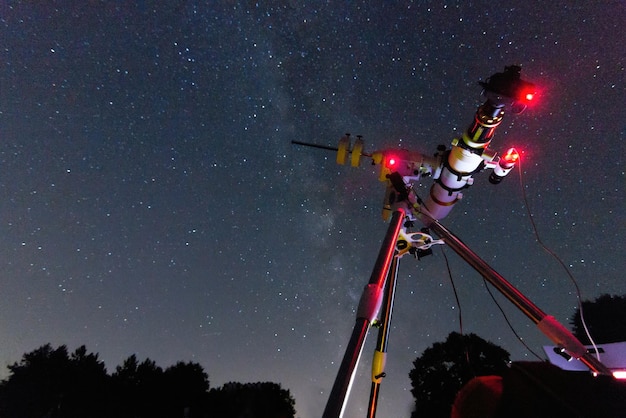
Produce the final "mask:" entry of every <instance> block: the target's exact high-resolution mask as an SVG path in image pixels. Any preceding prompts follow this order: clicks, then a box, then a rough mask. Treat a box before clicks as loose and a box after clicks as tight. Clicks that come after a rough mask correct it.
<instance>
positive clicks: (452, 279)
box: [441, 247, 476, 376]
mask: <svg viewBox="0 0 626 418" xmlns="http://www.w3.org/2000/svg"><path fill="white" fill-rule="evenodd" d="M441 254H443V258H444V260H445V261H446V268H447V269H448V278H449V279H450V284H451V285H452V292H453V293H454V299H455V300H456V306H457V308H459V334H461V337H464V336H465V335H464V334H463V312H462V311H461V301H460V300H459V294H458V292H457V291H456V285H455V284H454V278H453V277H452V269H451V268H450V262H449V261H448V256H447V255H446V251H445V249H444V247H441ZM463 342H464V346H465V361H466V362H467V365H468V366H469V367H470V369H471V370H472V373H473V374H474V376H476V373H474V371H473V370H474V368H473V367H472V363H471V362H470V354H469V348H468V347H467V344H466V341H465V338H463Z"/></svg>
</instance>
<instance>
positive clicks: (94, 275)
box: [0, 0, 626, 418]
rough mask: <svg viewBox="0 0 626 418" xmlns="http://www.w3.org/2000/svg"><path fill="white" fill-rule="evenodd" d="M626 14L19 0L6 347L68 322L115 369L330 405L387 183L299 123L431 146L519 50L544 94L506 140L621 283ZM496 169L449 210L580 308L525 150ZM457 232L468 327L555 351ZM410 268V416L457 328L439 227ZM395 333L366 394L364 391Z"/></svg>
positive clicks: (4, 282) (5, 141)
mask: <svg viewBox="0 0 626 418" xmlns="http://www.w3.org/2000/svg"><path fill="white" fill-rule="evenodd" d="M166 3H167V4H166ZM625 25H626V3H625V2H624V1H623V0H599V1H596V2H584V4H583V2H569V1H561V0H556V1H551V2H538V1H527V0H524V1H501V2H493V1H483V0H476V1H471V2H469V1H467V2H466V1H458V2H453V1H442V0H432V1H428V0H424V1H405V2H364V1H354V2H347V1H337V2H330V1H280V2H279V1H269V2H257V3H255V2H243V1H206V2H201V1H176V2H174V1H172V2H161V1H156V0H153V1H150V0H143V1H135V2H120V1H97V0H89V1H78V0H75V1H69V0H68V1H52V0H51V1H47V2H31V1H10V0H2V1H0V39H2V42H1V45H0V196H1V198H0V289H1V291H0V365H1V366H2V367H4V366H6V365H8V364H11V363H13V362H15V361H18V360H19V359H20V358H21V356H22V354H24V353H25V352H29V351H32V350H34V349H35V348H37V347H39V346H41V345H43V344H45V343H48V342H49V343H52V344H53V345H55V346H56V345H61V344H66V345H67V346H68V348H69V349H70V350H73V349H74V348H76V347H78V346H80V345H83V344H85V345H86V346H87V349H88V350H89V351H90V352H97V353H99V354H100V358H101V359H102V360H103V361H104V362H105V364H106V365H107V367H108V369H109V371H110V372H111V371H113V370H114V369H115V366H117V365H119V364H121V363H122V361H123V360H124V359H125V358H127V357H128V356H129V355H131V354H133V353H135V354H137V356H138V357H139V358H140V359H144V358H146V357H148V358H150V359H152V360H154V361H156V363H157V364H158V365H160V366H162V367H167V366H169V365H172V364H174V363H175V362H177V361H179V360H182V361H194V362H198V363H200V364H201V365H202V366H203V367H204V369H205V371H206V372H207V373H208V374H209V379H210V382H211V386H212V387H218V386H220V385H222V384H224V383H226V382H229V381H239V382H254V381H274V382H278V383H281V385H282V386H283V387H284V388H286V389H289V390H290V391H291V393H292V395H293V396H294V398H295V399H296V409H297V415H298V416H299V417H301V418H309V417H318V416H321V413H322V411H323V409H324V405H325V404H326V400H327V398H328V394H329V391H330V388H331V387H332V383H333V381H334V379H335V376H336V373H337V369H338V366H339V362H340V361H341V358H342V357H343V353H344V350H345V345H346V343H347V341H348V339H349V336H350V332H351V330H352V327H353V325H354V319H355V309H356V307H357V302H358V299H359V297H360V294H361V290H362V288H363V286H364V285H365V284H366V283H367V281H368V279H369V275H370V273H371V269H372V267H373V264H374V259H375V257H376V254H377V253H378V250H379V247H380V242H381V240H382V237H383V236H384V233H385V231H386V227H387V225H386V223H385V222H384V221H383V220H382V219H381V217H380V209H381V202H382V199H383V194H384V185H383V184H382V183H380V182H379V181H378V180H377V172H376V167H371V166H370V165H369V164H367V163H366V164H362V167H360V168H352V167H346V166H338V165H337V164H336V163H335V161H334V158H335V156H334V154H333V153H332V152H330V151H324V150H319V149H310V148H303V147H296V146H293V145H291V140H299V141H308V142H314V143H319V144H324V145H330V146H336V144H337V141H338V139H339V138H340V137H341V136H342V135H343V134H344V133H345V132H351V133H352V134H354V135H356V134H361V135H363V136H364V140H365V144H366V145H365V148H366V150H367V151H373V150H376V149H385V148H396V147H402V148H406V149H411V150H414V151H418V152H421V153H424V154H432V153H434V151H435V149H436V147H437V145H439V144H445V145H449V144H450V142H451V140H452V139H453V138H454V137H455V136H458V135H460V134H461V132H462V131H463V130H464V129H465V128H466V127H467V125H468V124H469V123H471V122H472V120H473V115H474V112H475V110H476V107H477V106H478V105H479V104H480V103H482V98H481V97H480V87H479V86H478V84H477V81H479V80H484V79H485V78H487V77H488V76H490V75H491V74H493V73H496V72H500V71H502V70H503V68H504V66H505V65H511V64H521V65H522V68H523V70H522V76H523V77H524V78H525V79H527V80H529V81H532V82H534V83H535V84H536V85H537V86H538V88H539V93H540V95H539V96H540V97H539V98H538V99H537V100H536V103H535V104H534V105H533V106H532V107H531V108H529V109H528V110H527V111H526V112H525V113H523V114H521V115H512V114H507V115H506V116H505V119H504V121H503V123H502V125H501V127H500V128H499V129H498V131H497V133H496V137H495V139H494V141H493V142H492V145H491V149H493V150H494V151H499V152H502V151H504V150H506V149H507V148H508V147H511V146H515V147H516V148H517V149H518V150H520V151H521V153H522V163H521V164H522V165H521V167H522V170H521V171H522V176H523V187H524V190H525V193H526V194H527V197H528V202H529V209H530V210H531V212H532V214H533V219H534V221H535V222H536V224H537V228H538V230H539V233H540V234H541V238H542V239H543V241H544V242H545V243H546V244H547V245H548V246H549V247H550V248H551V249H552V250H553V251H555V252H556V253H557V254H558V255H559V256H560V257H561V258H562V259H563V261H564V263H565V264H566V265H567V266H569V268H570V269H571V272H572V274H573V275H574V276H575V277H576V278H577V280H578V283H579V285H580V287H581V290H582V294H583V298H584V299H593V298H595V297H597V296H599V295H600V294H603V293H610V294H625V293H626V283H625V282H624V279H623V271H624V270H626V258H624V257H623V253H624V251H625V250H626V248H625V245H624V235H625V232H626V216H625V214H624V204H625V198H624V193H625V186H626V181H625V180H626V175H625V171H624V167H625V166H626V145H625V144H626V142H625V140H626V107H625V106H624V101H625V99H626V90H625V86H626V83H625V81H626V71H625V70H624V67H625V64H626V62H625V61H624V60H625V58H624V57H626V43H624V42H623V36H621V35H619V34H620V33H622V30H623V28H624V26H625ZM487 177H488V173H479V174H478V175H476V181H475V185H474V186H473V187H472V188H470V189H469V190H468V191H466V193H465V198H464V199H463V200H462V201H461V202H460V203H459V204H457V205H456V207H455V208H454V210H453V211H452V213H451V214H450V215H449V216H448V217H447V218H446V219H444V221H443V223H444V224H445V225H446V226H447V227H448V228H450V229H451V230H452V231H454V232H455V233H456V234H457V235H459V236H460V237H461V238H462V239H463V240H464V241H465V242H466V243H467V244H468V245H470V247H472V248H473V249H474V251H475V252H477V253H478V254H479V255H480V256H481V257H482V258H483V259H485V260H486V261H487V262H489V263H490V264H491V265H492V266H493V267H494V268H495V269H496V270H498V271H499V272H500V273H501V274H503V275H504V276H505V277H506V278H507V279H508V280H509V281H510V282H512V283H513V284H514V285H515V286H516V287H517V288H518V289H520V290H521V291H522V292H524V293H525V294H526V295H527V296H528V297H529V298H530V299H531V300H533V301H534V302H535V303H536V304H537V305H538V306H539V307H540V308H542V309H543V310H544V311H546V312H547V313H549V314H552V315H554V316H555V317H556V318H557V319H558V320H559V321H561V322H562V323H564V324H567V323H568V321H569V318H570V317H571V316H572V314H573V312H574V309H575V307H576V306H577V300H576V294H575V291H574V286H573V285H572V283H571V281H570V280H569V278H568V277H567V275H566V273H565V272H564V270H563V269H562V268H561V267H560V266H559V264H558V263H557V262H556V261H555V260H554V259H552V258H551V257H550V256H549V255H547V254H546V253H545V252H544V251H543V250H542V249H541V248H540V246H539V245H538V243H537V241H536V239H535V236H534V235H533V231H532V227H531V224H530V222H529V218H528V214H527V211H526V206H525V204H524V201H523V198H522V188H521V187H522V186H521V184H520V174H519V171H518V170H517V169H516V170H515V171H514V172H512V173H511V174H510V175H509V177H508V178H507V179H505V181H503V182H502V184H500V185H499V186H493V185H491V184H489V183H488V182H487ZM428 187H430V182H429V181H424V183H423V185H422V189H420V190H421V191H422V193H424V194H425V193H426V191H427V189H428ZM443 251H445V254H446V255H447V256H448V258H449V260H450V268H451V271H452V276H453V278H454V282H455V285H456V287H457V289H458V293H459V298H460V302H461V310H462V315H463V327H464V329H463V330H464V332H474V333H477V334H478V335H480V336H481V337H483V338H485V339H487V340H489V341H492V342H494V343H496V344H498V345H500V346H502V347H503V348H505V349H506V350H508V351H509V352H510V353H511V356H512V358H513V359H516V360H533V359H535V357H533V356H532V355H531V354H530V353H529V352H528V350H526V348H525V347H524V346H523V345H522V344H521V343H520V342H519V341H518V340H517V339H516V338H515V336H514V334H513V333H512V331H511V330H510V329H509V328H508V326H507V325H506V322H505V320H504V318H503V316H502V314H501V313H500V312H499V310H498V308H497V306H496V305H495V304H494V303H493V302H492V301H491V299H490V297H489V295H488V293H487V292H486V290H485V287H484V285H483V282H482V280H481V278H480V276H479V275H478V274H477V273H475V272H474V271H472V270H471V269H469V268H468V267H467V266H466V265H465V264H464V263H463V262H462V261H461V260H460V259H459V257H458V256H457V255H456V254H454V253H453V252H452V251H451V250H450V249H443ZM397 292H398V293H397V296H396V304H395V311H394V319H393V327H392V331H391V336H390V340H389V351H390V353H389V359H388V366H387V378H386V379H385V380H384V381H383V385H382V392H381V398H380V407H379V416H386V417H408V416H409V414H410V410H411V404H412V402H413V398H412V395H411V394H410V381H409V378H408V372H409V371H410V369H411V367H412V364H411V362H412V361H413V360H414V359H415V358H416V357H417V356H419V355H420V354H421V353H422V352H423V350H424V349H426V348H427V347H429V346H430V345H432V344H433V343H434V342H438V341H443V340H444V339H445V337H446V336H447V335H448V334H449V333H450V332H451V331H458V330H459V320H458V311H459V309H458V307H457V305H456V302H455V298H454V294H453V292H452V287H451V284H450V280H449V278H448V272H447V269H446V265H445V259H444V253H442V249H441V248H436V251H435V252H434V255H433V256H431V257H427V258H424V259H422V260H420V261H418V260H414V259H412V258H409V257H405V258H403V259H402V261H401V266H400V277H399V281H398V291H397ZM498 299H499V301H500V303H501V304H502V306H503V308H504V310H505V311H506V313H507V316H508V318H509V320H510V321H511V322H512V324H513V325H514V327H515V329H516V331H517V332H518V333H519V334H520V335H521V336H522V337H523V338H524V340H525V341H526V342H527V343H528V344H529V345H530V347H531V348H533V349H534V350H536V351H537V352H541V346H542V345H543V344H549V343H550V342H549V341H548V340H547V339H546V338H545V337H544V336H543V335H542V334H541V333H540V332H539V331H538V330H537V329H536V327H535V326H534V325H533V324H532V323H531V322H530V321H529V320H528V319H526V318H525V317H524V316H523V315H522V314H519V313H517V312H516V311H515V309H514V308H513V307H512V305H510V304H508V303H507V302H506V301H505V300H503V298H501V297H499V298H498ZM375 340H376V338H375V332H371V333H370V338H369V339H368V340H367V344H366V347H365V350H364V354H363V358H362V362H361V366H360V367H359V369H358V371H357V377H356V383H355V386H354V389H353V392H352V396H351V397H350V400H349V406H348V408H347V413H346V416H348V417H352V416H363V415H364V413H365V411H366V408H367V398H368V396H369V384H370V382H369V369H370V359H371V355H372V352H373V350H374V343H375ZM6 375H7V371H6V369H5V370H2V371H0V377H6Z"/></svg>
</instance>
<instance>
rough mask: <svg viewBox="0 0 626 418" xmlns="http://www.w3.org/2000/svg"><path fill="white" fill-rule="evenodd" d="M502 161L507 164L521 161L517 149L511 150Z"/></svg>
mask: <svg viewBox="0 0 626 418" xmlns="http://www.w3.org/2000/svg"><path fill="white" fill-rule="evenodd" d="M502 159H503V160H504V161H506V162H507V163H511V164H514V163H515V162H516V161H517V160H518V159H519V154H518V153H517V150H516V149H515V148H509V149H508V151H507V152H506V153H505V154H504V156H503V157H502Z"/></svg>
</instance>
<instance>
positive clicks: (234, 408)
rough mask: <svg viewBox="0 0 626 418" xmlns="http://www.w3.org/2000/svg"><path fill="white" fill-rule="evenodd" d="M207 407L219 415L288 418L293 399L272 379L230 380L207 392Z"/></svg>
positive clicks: (231, 417)
mask: <svg viewBox="0 0 626 418" xmlns="http://www.w3.org/2000/svg"><path fill="white" fill-rule="evenodd" d="M209 403H210V405H211V406H212V408H211V411H212V412H213V413H215V414H216V415H215V416H216V417H220V418H239V417H245V418H292V417H294V416H295V412H296V411H295V401H294V400H293V398H292V397H291V395H290V393H289V391H288V390H285V389H282V388H281V387H280V385H278V384H276V383H268V382H265V383H246V384H242V383H237V382H230V383H227V384H225V385H224V386H222V387H221V388H219V389H213V390H211V392H210V393H209Z"/></svg>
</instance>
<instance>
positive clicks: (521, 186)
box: [517, 157, 600, 361]
mask: <svg viewBox="0 0 626 418" xmlns="http://www.w3.org/2000/svg"><path fill="white" fill-rule="evenodd" d="M521 160H522V159H521V157H520V159H519V160H518V162H517V168H518V171H519V184H520V188H521V189H522V198H523V199H524V205H525V206H526V212H527V213H528V219H529V220H530V225H531V226H532V229H533V232H534V234H535V239H536V240H537V242H538V243H539V245H540V246H541V248H543V250H544V251H545V252H547V253H548V254H550V256H552V257H553V258H554V259H555V260H556V261H557V262H558V263H559V264H560V265H561V267H563V270H565V272H566V273H567V276H568V277H569V279H570V280H571V282H572V283H573V284H574V288H575V289H576V299H577V301H578V312H580V322H581V323H582V325H583V328H584V330H585V334H586V335H587V338H588V339H589V341H590V342H591V345H592V346H593V349H594V350H595V353H596V358H597V359H598V361H600V350H598V346H597V345H596V343H595V341H594V340H593V338H592V337H591V333H590V332H589V328H588V327H587V323H586V321H585V316H584V314H583V304H582V296H581V292H580V287H579V286H578V282H577V281H576V278H575V277H574V275H573V274H572V272H571V271H570V270H569V269H568V268H567V266H566V265H565V263H564V262H563V260H561V258H560V257H559V256H558V255H557V254H556V253H555V252H554V251H552V250H551V249H550V248H549V247H548V246H547V245H546V244H544V242H543V241H542V240H541V238H540V237H539V231H538V229H537V225H536V224H535V221H534V219H533V214H532V212H531V211H530V206H529V205H528V198H527V197H526V190H525V188H524V179H523V175H522V164H521Z"/></svg>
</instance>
